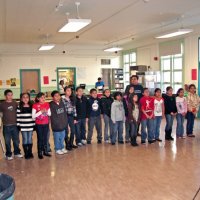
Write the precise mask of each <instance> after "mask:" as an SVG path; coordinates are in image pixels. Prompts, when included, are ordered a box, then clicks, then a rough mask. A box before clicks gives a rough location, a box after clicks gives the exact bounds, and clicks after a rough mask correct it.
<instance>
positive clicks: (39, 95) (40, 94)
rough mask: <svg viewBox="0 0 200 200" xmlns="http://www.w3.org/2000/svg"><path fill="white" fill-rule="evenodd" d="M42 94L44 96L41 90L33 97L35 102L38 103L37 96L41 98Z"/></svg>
mask: <svg viewBox="0 0 200 200" xmlns="http://www.w3.org/2000/svg"><path fill="white" fill-rule="evenodd" d="M42 96H45V94H44V93H43V92H39V93H38V94H37V95H36V97H35V102H36V103H38V102H39V98H41V97H42Z"/></svg>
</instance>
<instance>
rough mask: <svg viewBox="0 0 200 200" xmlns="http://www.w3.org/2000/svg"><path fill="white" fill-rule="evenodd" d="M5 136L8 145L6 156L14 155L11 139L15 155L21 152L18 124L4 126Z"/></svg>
mask: <svg viewBox="0 0 200 200" xmlns="http://www.w3.org/2000/svg"><path fill="white" fill-rule="evenodd" d="M3 136H4V140H5V146H6V156H8V157H10V156H12V151H11V140H12V142H13V146H14V155H17V154H20V148H19V143H20V141H19V131H18V129H17V126H16V125H11V126H3Z"/></svg>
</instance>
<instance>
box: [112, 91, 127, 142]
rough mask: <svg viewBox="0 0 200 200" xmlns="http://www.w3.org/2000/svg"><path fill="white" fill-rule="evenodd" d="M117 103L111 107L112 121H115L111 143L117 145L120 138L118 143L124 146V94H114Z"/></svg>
mask: <svg viewBox="0 0 200 200" xmlns="http://www.w3.org/2000/svg"><path fill="white" fill-rule="evenodd" d="M114 99H115V101H114V102H113V103H112V106H111V119H112V121H113V125H114V127H113V133H112V135H111V143H112V145H115V143H116V138H117V136H118V143H120V144H124V140H123V123H124V122H125V111H124V106H123V102H122V93H121V92H116V93H115V94H114Z"/></svg>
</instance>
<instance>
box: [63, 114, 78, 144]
mask: <svg viewBox="0 0 200 200" xmlns="http://www.w3.org/2000/svg"><path fill="white" fill-rule="evenodd" d="M67 118H68V126H69V128H70V137H68V131H66V135H65V141H66V140H67V141H68V144H69V145H73V143H74V136H75V133H76V131H75V124H74V116H72V115H68V116H67Z"/></svg>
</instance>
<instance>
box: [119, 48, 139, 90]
mask: <svg viewBox="0 0 200 200" xmlns="http://www.w3.org/2000/svg"><path fill="white" fill-rule="evenodd" d="M132 54H135V56H134V57H135V60H134V61H133V60H132V58H131V55H132ZM125 56H128V62H126V61H125V60H126V59H125ZM122 65H123V69H124V87H126V86H127V85H129V84H130V79H128V80H127V79H126V76H127V75H128V77H129V78H130V66H136V65H137V52H136V50H129V51H124V52H123V53H122ZM127 65H128V71H127V70H126V67H127Z"/></svg>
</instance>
